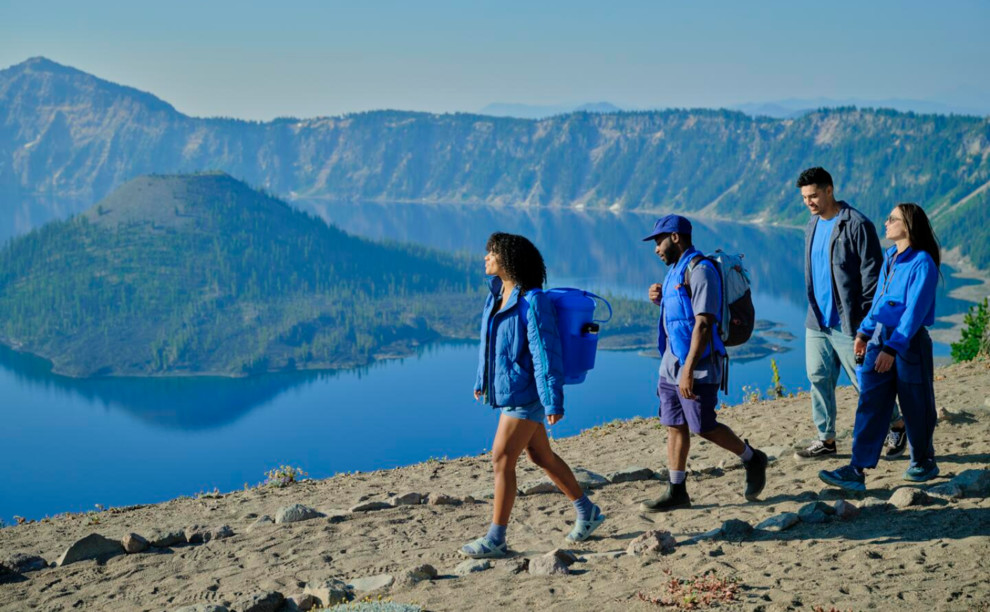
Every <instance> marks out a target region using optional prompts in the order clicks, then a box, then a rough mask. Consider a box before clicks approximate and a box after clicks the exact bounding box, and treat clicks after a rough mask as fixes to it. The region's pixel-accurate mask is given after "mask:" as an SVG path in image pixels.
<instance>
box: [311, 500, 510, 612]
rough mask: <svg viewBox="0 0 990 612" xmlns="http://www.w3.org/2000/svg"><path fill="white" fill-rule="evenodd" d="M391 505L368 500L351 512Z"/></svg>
mask: <svg viewBox="0 0 990 612" xmlns="http://www.w3.org/2000/svg"><path fill="white" fill-rule="evenodd" d="M492 496H493V497H494V494H492ZM391 507H392V506H391V505H390V504H387V503H385V502H383V501H367V502H362V503H360V504H358V505H356V506H353V507H352V508H351V512H374V511H375V510H385V509H387V508H391ZM324 605H325V604H324Z"/></svg>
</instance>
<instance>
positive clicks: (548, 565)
mask: <svg viewBox="0 0 990 612" xmlns="http://www.w3.org/2000/svg"><path fill="white" fill-rule="evenodd" d="M570 573H571V572H570V570H569V569H567V565H566V564H565V563H564V562H563V561H561V560H560V558H559V557H557V556H555V555H552V554H551V555H543V556H542V557H536V558H535V559H530V560H529V574H530V575H531V576H558V575H566V574H570Z"/></svg>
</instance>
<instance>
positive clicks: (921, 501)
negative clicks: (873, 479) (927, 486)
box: [890, 487, 932, 508]
mask: <svg viewBox="0 0 990 612" xmlns="http://www.w3.org/2000/svg"><path fill="white" fill-rule="evenodd" d="M931 502H932V497H931V496H930V495H928V494H927V493H925V492H924V491H922V490H921V489H915V488H914V487H899V488H898V489H897V490H896V491H894V494H893V495H891V496H890V503H891V504H892V505H893V506H894V507H895V508H907V507H909V506H927V505H928V504H930V503H931Z"/></svg>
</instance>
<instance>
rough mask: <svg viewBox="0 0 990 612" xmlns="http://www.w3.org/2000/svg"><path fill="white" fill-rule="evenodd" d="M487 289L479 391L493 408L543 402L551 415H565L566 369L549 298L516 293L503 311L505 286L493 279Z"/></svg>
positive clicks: (546, 411)
mask: <svg viewBox="0 0 990 612" xmlns="http://www.w3.org/2000/svg"><path fill="white" fill-rule="evenodd" d="M488 288H489V290H490V293H489V295H488V298H487V299H486V300H485V309H484V310H483V311H482V313H481V346H480V347H479V350H478V373H477V376H476V377H475V383H474V390H475V391H482V392H484V394H485V402H487V403H489V404H491V405H492V407H494V408H498V407H502V406H526V405H528V404H532V403H533V402H535V401H537V400H539V402H540V403H541V404H543V410H544V412H545V413H546V414H548V415H550V414H564V363H563V356H562V352H561V348H560V335H559V333H558V331H557V312H556V310H554V306H553V303H552V302H551V301H550V298H548V297H547V296H546V295H545V294H544V293H543V292H542V291H530V292H528V293H527V294H526V295H525V296H524V297H523V298H522V299H520V296H519V288H518V287H516V288H515V289H513V290H512V294H511V295H510V296H509V301H508V303H507V304H506V306H505V309H504V310H498V306H499V305H500V304H501V301H500V298H499V295H500V294H501V293H502V280H501V279H500V278H498V277H497V276H492V277H489V278H488ZM496 311H497V312H496Z"/></svg>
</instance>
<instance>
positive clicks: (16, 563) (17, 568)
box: [0, 553, 48, 574]
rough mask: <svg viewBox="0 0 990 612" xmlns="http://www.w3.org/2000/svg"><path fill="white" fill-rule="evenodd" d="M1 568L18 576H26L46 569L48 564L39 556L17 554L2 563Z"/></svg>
mask: <svg viewBox="0 0 990 612" xmlns="http://www.w3.org/2000/svg"><path fill="white" fill-rule="evenodd" d="M0 566H3V567H6V568H7V569H9V570H10V571H12V572H17V573H18V574H26V573H27V572H36V571H38V570H42V569H45V568H46V567H48V562H47V561H45V560H44V559H42V558H41V557H39V556H38V555H29V554H26V553H15V554H13V555H10V556H8V557H7V558H6V559H4V560H3V561H2V562H0Z"/></svg>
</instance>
